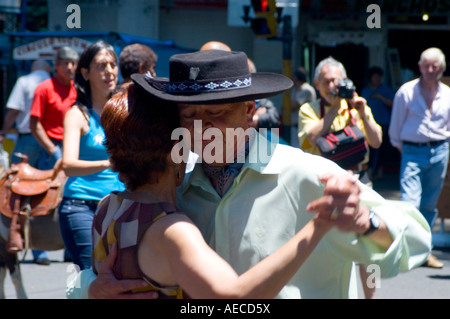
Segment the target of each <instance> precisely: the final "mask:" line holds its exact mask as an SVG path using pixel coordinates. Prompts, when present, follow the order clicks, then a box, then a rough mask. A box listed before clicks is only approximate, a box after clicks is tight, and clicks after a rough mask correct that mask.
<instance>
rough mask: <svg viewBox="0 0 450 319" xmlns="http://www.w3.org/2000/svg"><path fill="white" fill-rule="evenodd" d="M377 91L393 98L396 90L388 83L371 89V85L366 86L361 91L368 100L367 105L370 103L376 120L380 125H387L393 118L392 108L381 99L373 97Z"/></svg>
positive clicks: (388, 97)
mask: <svg viewBox="0 0 450 319" xmlns="http://www.w3.org/2000/svg"><path fill="white" fill-rule="evenodd" d="M377 93H378V94H380V95H381V96H383V97H385V98H387V99H389V100H393V99H394V92H393V91H392V90H391V89H390V88H389V86H387V85H380V86H379V87H377V88H376V89H371V88H370V87H368V86H366V87H365V88H364V89H363V90H362V91H361V96H362V97H363V98H365V99H366V100H367V105H369V106H370V108H371V109H372V114H373V117H374V118H375V121H376V122H377V123H378V124H379V125H384V126H387V125H389V121H390V119H391V110H390V108H389V107H388V106H386V104H384V103H383V101H381V100H380V99H377V98H375V99H372V98H371V97H372V96H373V95H374V94H377Z"/></svg>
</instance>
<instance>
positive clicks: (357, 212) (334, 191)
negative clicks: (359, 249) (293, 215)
mask: <svg viewBox="0 0 450 319" xmlns="http://www.w3.org/2000/svg"><path fill="white" fill-rule="evenodd" d="M319 180H320V181H321V182H322V183H324V184H325V189H324V192H323V196H322V197H320V198H319V199H316V200H314V201H312V202H311V203H309V204H308V206H307V207H306V209H307V210H308V211H310V212H312V211H315V212H317V216H316V219H317V220H319V221H321V222H323V223H329V224H331V225H333V226H336V227H337V228H338V229H339V230H340V231H343V232H354V233H356V234H358V235H363V234H365V233H366V231H367V230H368V229H369V228H370V220H369V212H370V210H369V208H368V207H366V206H364V205H360V204H359V202H360V199H359V194H360V193H361V190H360V188H359V186H358V184H357V178H356V176H354V175H353V174H352V173H350V172H349V173H348V174H343V175H326V176H323V177H320V178H319ZM367 238H370V239H371V240H372V241H373V242H375V243H376V244H378V245H379V246H381V247H383V248H386V249H387V248H388V247H389V246H390V245H391V243H392V241H393V239H392V236H391V234H390V232H389V230H388V229H387V227H386V224H385V223H384V221H383V220H382V219H380V226H379V228H378V230H377V231H375V232H373V233H371V234H370V235H368V236H367Z"/></svg>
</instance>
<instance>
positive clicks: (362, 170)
mask: <svg viewBox="0 0 450 319" xmlns="http://www.w3.org/2000/svg"><path fill="white" fill-rule="evenodd" d="M346 78H347V72H346V71H345V68H344V66H343V65H342V63H340V62H339V61H337V60H335V59H334V58H332V57H328V58H326V59H324V60H322V61H321V62H320V63H319V64H318V65H317V67H316V70H315V74H314V85H315V86H316V88H317V90H318V91H319V95H320V99H318V100H316V101H313V102H310V103H305V104H303V105H302V106H301V107H300V111H299V120H298V131H299V132H298V138H299V143H300V148H301V149H302V150H304V151H305V152H308V153H312V154H316V155H320V154H321V153H320V149H319V147H318V146H317V139H318V138H319V137H321V136H324V135H325V134H327V133H329V132H336V131H339V130H341V129H343V128H344V127H345V126H346V125H347V123H348V122H349V117H350V112H351V116H352V117H353V118H354V119H355V121H356V125H357V126H358V127H359V129H360V130H361V131H362V132H363V133H364V136H365V138H366V141H367V143H368V144H369V146H371V147H373V148H378V147H380V145H381V142H382V130H381V127H380V126H379V125H378V124H377V123H376V122H375V119H374V117H373V115H372V111H371V109H370V108H369V107H368V106H367V101H366V100H365V99H364V98H362V97H360V96H358V94H356V92H355V88H354V86H353V83H352V82H351V80H348V79H347V81H346V82H345V81H344V82H343V80H344V79H346ZM368 163H369V153H368V152H367V154H366V156H365V157H364V159H363V161H362V162H361V163H359V164H357V165H355V166H354V167H350V168H346V169H349V170H351V171H353V173H354V174H355V175H357V176H359V180H360V181H361V182H362V183H364V184H366V185H368V186H370V187H371V186H372V181H371V180H370V177H369V174H368V171H367V169H368ZM363 268H364V267H363V266H361V267H360V276H361V282H363V283H365V282H367V281H366V278H367V274H366V273H365V271H364V269H363ZM363 289H364V294H365V297H366V298H368V299H370V298H373V297H374V293H375V288H370V287H368V286H367V285H363Z"/></svg>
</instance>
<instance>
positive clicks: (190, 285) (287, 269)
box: [139, 214, 330, 298]
mask: <svg viewBox="0 0 450 319" xmlns="http://www.w3.org/2000/svg"><path fill="white" fill-rule="evenodd" d="M329 229H330V226H329V225H328V224H326V223H324V222H321V221H319V220H317V219H314V220H312V221H310V222H309V223H308V224H306V226H305V227H304V228H303V229H301V230H300V231H299V232H298V233H297V234H296V235H295V236H294V237H293V238H292V239H291V240H290V241H289V242H288V243H286V244H285V245H284V246H283V247H281V248H280V249H278V250H277V251H276V252H274V253H273V254H272V255H270V256H268V257H267V258H265V259H263V260H262V261H260V262H259V263H258V264H257V265H255V266H254V267H252V268H251V269H250V270H248V271H246V272H245V273H243V274H242V275H240V276H239V275H238V274H237V273H236V272H235V271H234V270H233V268H232V267H231V266H230V265H229V264H228V263H227V262H226V261H225V260H224V259H222V258H221V257H220V256H219V255H217V254H216V253H215V252H214V251H213V250H212V249H211V248H210V247H209V246H208V245H207V244H206V242H205V241H204V239H203V237H202V235H201V233H200V231H199V230H198V228H197V227H196V226H195V225H194V224H193V223H192V222H191V221H190V220H189V219H188V218H187V217H185V216H184V215H178V214H174V215H169V216H166V217H164V218H161V219H160V220H158V221H157V222H156V223H155V224H154V225H153V226H152V227H151V228H150V229H149V230H148V231H147V233H146V235H145V236H144V239H143V243H147V245H148V247H151V248H150V251H153V252H151V253H150V254H149V253H148V252H149V250H147V249H141V248H140V250H139V264H140V266H141V268H142V270H143V271H144V272H145V273H146V274H147V275H148V276H149V277H150V278H152V279H154V280H156V281H157V282H159V283H160V284H164V285H173V284H175V283H177V284H178V285H180V286H181V287H182V288H183V290H185V291H186V292H187V294H188V295H189V296H190V297H192V298H274V297H275V296H276V295H277V294H278V293H279V291H280V290H281V289H282V288H283V287H284V286H285V285H286V284H287V282H288V281H289V280H290V279H291V277H292V276H293V275H294V274H295V273H296V272H297V270H298V269H299V268H300V266H301V265H302V264H303V262H304V261H305V260H306V259H307V258H308V256H309V255H310V254H311V252H312V251H313V250H314V248H315V247H316V245H317V244H318V243H319V241H320V239H321V238H322V237H323V236H324V235H325V234H326V232H327V231H328V230H329ZM141 247H142V244H141ZM155 252H156V254H155ZM158 256H159V258H158ZM152 260H153V262H152ZM155 260H160V261H161V260H163V262H162V264H161V263H160V264H159V265H155V262H154V261H155ZM165 270H166V271H165Z"/></svg>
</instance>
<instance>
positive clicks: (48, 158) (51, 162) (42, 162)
mask: <svg viewBox="0 0 450 319" xmlns="http://www.w3.org/2000/svg"><path fill="white" fill-rule="evenodd" d="M52 141H53V143H54V144H55V146H56V149H55V151H54V152H53V153H52V154H50V155H49V154H48V153H47V151H46V150H44V149H42V151H41V156H40V159H39V161H38V164H37V168H39V169H42V170H46V169H52V168H53V167H54V166H55V163H56V161H57V160H59V159H60V158H62V141H57V140H53V139H52Z"/></svg>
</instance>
